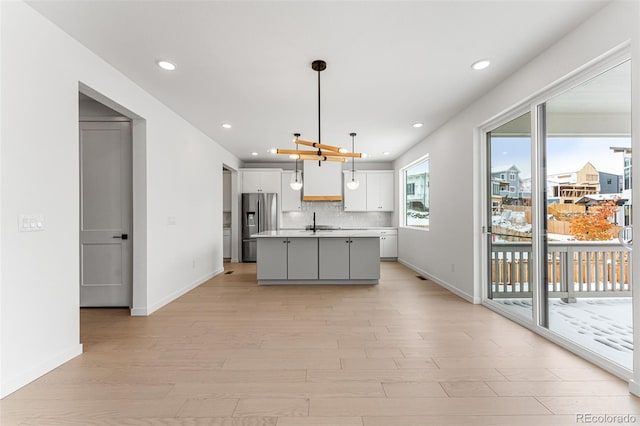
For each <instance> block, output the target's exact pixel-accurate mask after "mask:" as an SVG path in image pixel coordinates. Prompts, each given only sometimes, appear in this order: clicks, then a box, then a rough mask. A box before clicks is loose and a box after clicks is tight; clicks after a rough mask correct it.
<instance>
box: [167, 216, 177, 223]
mask: <svg viewBox="0 0 640 426" xmlns="http://www.w3.org/2000/svg"><path fill="white" fill-rule="evenodd" d="M175 224H176V217H175V216H169V217H167V225H175Z"/></svg>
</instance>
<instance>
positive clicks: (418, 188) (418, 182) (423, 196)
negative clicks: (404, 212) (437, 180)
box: [407, 172, 429, 211]
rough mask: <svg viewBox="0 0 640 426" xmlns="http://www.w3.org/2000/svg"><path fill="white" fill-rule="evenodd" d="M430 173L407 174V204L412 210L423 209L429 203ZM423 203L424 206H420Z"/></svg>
mask: <svg viewBox="0 0 640 426" xmlns="http://www.w3.org/2000/svg"><path fill="white" fill-rule="evenodd" d="M427 178H428V173H427V172H424V173H419V174H413V175H408V176H407V205H408V208H409V209H410V210H418V211H422V210H424V209H425V208H426V207H425V206H428V205H429V186H428V184H427V182H428V181H429V180H428V179H427ZM420 203H422V208H420Z"/></svg>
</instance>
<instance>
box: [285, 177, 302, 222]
mask: <svg viewBox="0 0 640 426" xmlns="http://www.w3.org/2000/svg"><path fill="white" fill-rule="evenodd" d="M293 174H294V172H290V171H286V172H282V181H281V182H282V183H281V188H282V202H281V203H280V204H281V205H282V211H283V212H299V211H301V210H302V191H300V190H298V191H294V190H293V189H291V186H290V185H289V183H290V182H291V176H293Z"/></svg>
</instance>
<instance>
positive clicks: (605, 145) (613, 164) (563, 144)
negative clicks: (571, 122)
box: [491, 137, 631, 177]
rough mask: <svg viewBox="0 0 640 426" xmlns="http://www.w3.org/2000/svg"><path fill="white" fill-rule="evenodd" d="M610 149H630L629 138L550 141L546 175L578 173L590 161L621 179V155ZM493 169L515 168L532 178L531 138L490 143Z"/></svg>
mask: <svg viewBox="0 0 640 426" xmlns="http://www.w3.org/2000/svg"><path fill="white" fill-rule="evenodd" d="M611 146H626V147H628V146H631V139H630V138H622V137H620V138H613V137H611V138H595V137H594V138H559V137H556V138H549V140H548V142H547V173H548V174H557V173H564V172H575V171H577V170H579V169H581V168H582V166H584V165H585V163H586V162H588V161H590V162H591V164H593V165H594V166H595V168H596V170H598V171H599V172H607V173H614V174H617V175H622V171H623V159H622V154H621V153H618V154H614V153H613V152H612V151H611V150H610V149H609V147H611ZM491 163H492V164H491V166H492V167H496V166H511V165H512V164H515V165H516V166H517V167H518V169H520V171H521V176H522V177H530V176H531V144H530V140H529V138H496V137H494V138H493V139H492V140H491Z"/></svg>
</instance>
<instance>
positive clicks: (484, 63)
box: [471, 59, 491, 70]
mask: <svg viewBox="0 0 640 426" xmlns="http://www.w3.org/2000/svg"><path fill="white" fill-rule="evenodd" d="M489 65H491V61H489V60H488V59H481V60H479V61H475V62H474V63H473V64H471V68H473V69H474V70H483V69H485V68H487V67H488V66H489Z"/></svg>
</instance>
